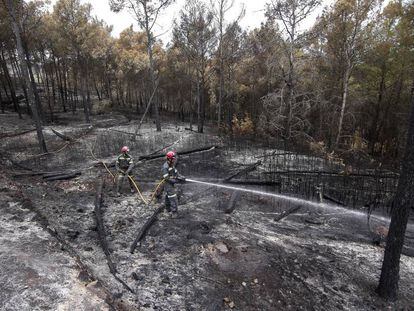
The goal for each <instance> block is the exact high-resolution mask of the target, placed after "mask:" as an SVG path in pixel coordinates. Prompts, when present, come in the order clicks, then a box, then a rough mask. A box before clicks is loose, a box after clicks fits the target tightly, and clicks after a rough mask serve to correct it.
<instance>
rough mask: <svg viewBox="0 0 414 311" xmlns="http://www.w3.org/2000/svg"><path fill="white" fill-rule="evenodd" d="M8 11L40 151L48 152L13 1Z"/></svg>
mask: <svg viewBox="0 0 414 311" xmlns="http://www.w3.org/2000/svg"><path fill="white" fill-rule="evenodd" d="M7 10H8V13H9V15H10V19H11V23H12V28H13V33H14V36H15V37H16V43H17V52H18V56H19V61H20V67H21V71H22V75H23V79H24V82H25V83H26V85H28V86H29V89H28V95H29V102H30V105H31V107H32V111H33V118H34V121H35V125H36V131H37V138H38V141H39V146H40V150H41V152H47V148H46V143H45V139H44V137H43V131H42V124H41V122H40V118H39V114H38V111H37V109H36V104H35V98H34V93H33V89H32V87H31V83H30V77H29V73H28V69H27V63H26V61H25V55H24V51H23V46H22V40H21V37H20V29H19V24H18V22H17V19H16V11H15V8H14V2H13V0H7Z"/></svg>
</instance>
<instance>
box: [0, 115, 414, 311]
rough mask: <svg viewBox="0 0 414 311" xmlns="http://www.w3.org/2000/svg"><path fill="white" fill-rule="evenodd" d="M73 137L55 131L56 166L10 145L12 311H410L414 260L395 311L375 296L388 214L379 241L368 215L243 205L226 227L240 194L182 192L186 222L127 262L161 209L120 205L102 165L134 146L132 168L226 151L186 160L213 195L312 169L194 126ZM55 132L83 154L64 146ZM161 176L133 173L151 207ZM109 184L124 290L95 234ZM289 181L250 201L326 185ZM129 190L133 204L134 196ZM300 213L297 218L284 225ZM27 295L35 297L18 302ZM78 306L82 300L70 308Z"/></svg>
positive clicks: (411, 232)
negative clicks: (174, 154)
mask: <svg viewBox="0 0 414 311" xmlns="http://www.w3.org/2000/svg"><path fill="white" fill-rule="evenodd" d="M1 118H3V120H4V122H2V123H3V124H14V123H15V122H17V121H16V120H15V119H14V118H12V117H11V116H10V115H7V114H6V115H4V116H1ZM19 122H20V121H19ZM21 122H22V124H17V125H16V127H15V128H13V127H8V131H10V132H13V131H17V130H18V129H21V128H24V129H28V128H30V126H29V124H28V123H27V124H26V123H24V121H21ZM119 123H123V125H119ZM67 124H69V122H67ZM70 124H71V126H68V125H65V120H64V119H63V118H62V119H61V122H60V123H59V124H56V125H55V126H48V127H46V129H45V136H46V139H47V142H48V146H49V149H50V150H49V151H58V152H55V153H50V154H48V155H36V156H34V155H35V154H36V150H37V146H36V141H35V133H34V132H29V133H26V134H23V135H20V136H15V137H8V138H4V139H2V140H1V145H2V150H3V152H2V155H1V156H2V162H3V166H2V167H3V171H4V177H3V181H2V184H3V186H2V189H1V191H2V196H1V201H2V210H1V213H2V215H1V218H0V219H1V223H2V225H1V227H2V232H3V233H2V240H1V247H2V255H0V257H1V258H0V264H1V266H2V267H1V268H2V269H1V271H2V272H1V279H2V280H3V282H2V284H1V285H0V290H1V294H0V300H1V302H2V305H3V306H4V309H6V310H30V309H33V306H36V307H39V308H44V309H59V308H60V309H66V310H74V309H75V310H82V309H83V310H91V309H93V308H96V309H100V310H101V309H104V308H108V309H111V308H112V309H119V310H122V309H127V310H128V309H129V310H134V309H142V310H155V309H158V310H226V309H231V308H233V309H237V310H277V309H282V308H283V309H288V310H300V309H303V310H309V309H311V310H312V309H315V310H335V309H338V310H355V309H358V310H370V309H384V308H387V307H391V308H396V309H404V308H405V309H410V308H412V306H413V303H414V285H413V284H414V282H413V280H414V260H413V258H412V257H409V256H403V257H402V264H401V281H400V299H399V300H398V302H396V303H392V304H390V303H386V302H384V301H382V300H381V299H380V298H379V297H378V296H377V295H376V294H375V293H374V290H375V286H376V284H377V282H378V277H379V274H380V268H381V263H382V256H383V248H382V247H381V246H375V245H373V243H372V239H373V233H372V228H374V227H377V226H380V225H387V218H386V217H383V216H381V215H382V211H381V210H377V211H375V212H374V213H373V215H372V217H371V229H369V228H368V226H367V218H366V215H365V211H364V210H362V211H361V210H351V209H347V208H346V207H345V208H344V207H339V206H334V205H328V204H327V205H316V204H306V203H304V202H292V201H289V200H287V199H277V198H269V197H263V196H258V195H254V194H249V193H240V195H239V197H238V199H237V202H236V203H235V209H234V211H233V212H232V213H226V211H225V210H226V208H227V205H228V202H229V200H230V198H231V196H232V194H233V191H231V190H223V189H217V188H212V187H208V186H202V185H198V184H193V183H187V184H185V185H182V187H181V188H182V189H181V190H182V195H181V197H180V202H181V205H180V208H179V211H180V214H179V218H177V219H170V218H169V217H168V215H166V214H165V213H161V214H160V215H159V217H158V220H157V221H156V222H155V223H154V224H153V226H152V227H151V228H150V229H149V231H148V233H147V235H146V237H145V238H144V239H143V240H142V241H141V242H140V243H139V244H138V246H137V248H136V250H135V252H134V253H133V254H131V253H130V246H131V244H132V242H133V241H134V239H135V237H136V234H137V232H138V231H139V229H140V228H141V227H142V226H143V224H144V223H145V222H146V220H147V219H148V218H149V217H150V216H151V215H152V214H153V212H154V210H155V209H156V208H157V207H158V206H159V204H161V203H160V202H156V201H154V202H153V203H152V204H150V205H148V206H147V205H145V204H144V203H143V202H142V201H141V200H140V199H139V197H138V196H137V195H136V194H124V195H123V196H122V197H120V198H117V197H115V196H114V192H113V183H112V179H111V177H110V175H109V174H108V173H107V171H106V170H105V169H104V167H103V166H102V165H100V164H99V162H98V161H97V160H96V159H99V161H104V162H105V163H108V164H110V163H113V160H114V157H115V156H116V152H117V149H118V147H119V146H121V145H124V144H127V145H129V146H130V148H131V151H132V155H133V157H134V158H135V159H138V157H139V156H142V155H148V154H151V153H154V152H155V151H159V152H160V149H161V148H163V147H164V146H168V145H171V144H173V145H172V146H170V147H169V148H171V149H177V150H184V149H186V150H188V149H192V148H197V147H204V146H216V147H217V148H209V149H208V150H206V151H202V152H198V153H193V154H188V155H182V156H180V158H179V169H180V171H181V172H182V173H183V174H184V175H186V176H187V177H191V178H193V179H200V180H208V181H213V182H220V181H221V180H222V179H223V178H225V177H227V176H230V175H232V174H234V173H236V172H238V171H240V170H242V169H243V168H246V167H248V166H249V165H251V164H252V163H255V162H257V161H258V160H259V159H260V160H261V161H262V163H261V165H260V167H259V168H258V169H257V170H256V171H254V172H251V173H248V174H243V175H242V176H238V177H237V180H238V181H243V180H254V181H257V180H267V181H272V182H276V180H275V178H274V177H271V178H270V179H269V177H268V176H269V174H266V173H267V172H268V171H272V170H273V168H274V167H275V166H278V167H279V168H281V169H284V170H287V169H288V168H287V167H283V166H286V163H289V165H290V167H289V170H294V169H295V167H296V168H298V166H299V165H302V167H300V169H302V170H303V169H309V168H308V167H307V162H306V156H304V155H302V156H300V157H296V158H294V159H293V160H292V161H290V162H286V161H285V162H283V163H284V164H282V162H280V163H279V162H278V163H275V162H274V161H272V162H271V161H269V160H268V159H267V158H266V157H265V156H263V155H266V154H270V153H271V152H273V151H274V150H273V148H265V147H262V146H259V145H253V144H252V145H250V146H245V145H240V144H237V143H235V142H233V143H229V142H227V141H226V140H225V139H224V138H221V137H218V136H216V135H214V134H213V133H208V132H207V133H206V134H197V133H194V132H190V131H185V130H184V127H185V125H184V124H179V125H176V126H169V127H167V128H166V130H164V131H163V132H161V133H157V132H155V131H154V130H153V129H151V124H148V125H146V126H145V127H143V129H142V130H141V131H140V132H139V136H137V137H136V138H135V137H134V135H131V134H128V133H134V126H133V121H132V122H131V123H128V121H127V120H126V119H125V118H123V117H122V116H120V115H116V114H114V115H112V116H109V117H108V116H107V117H105V118H104V117H102V118H100V119H98V120H97V121H96V122H95V124H94V126H93V127H92V128H91V127H89V126H88V125H85V124H82V122H81V121H80V120H78V121H77V122H74V118H71V120H70ZM52 129H54V130H56V131H59V132H60V133H63V134H65V135H68V136H70V137H71V138H73V141H71V142H66V141H63V140H62V139H61V138H59V137H57V136H56V135H55V134H53V132H52ZM285 158H286V155H285ZM298 158H300V159H303V160H300V161H298V160H297V159H298ZM295 159H296V160H295ZM315 159H316V161H317V162H315V161H314V162H313V163H317V164H315V168H317V169H318V170H319V171H324V170H327V168H326V165H327V164H326V162H325V161H324V160H322V159H319V158H315ZM11 160H12V161H11ZM162 163H163V159H162V158H156V159H152V160H146V161H141V162H140V163H138V164H137V167H136V169H135V170H134V175H135V176H136V179H137V181H138V184H139V186H140V188H141V189H142V190H143V194H144V197H145V198H149V197H150V196H151V194H152V191H153V190H154V187H155V186H156V184H157V182H158V181H159V179H160V167H161V165H162ZM295 165H296V166H295ZM332 165H333V166H335V165H336V166H337V164H332ZM292 166H295V167H293V168H292ZM23 168H30V169H32V170H34V171H36V172H44V171H65V172H67V171H81V172H82V174H81V175H80V176H78V177H77V178H74V179H69V180H65V181H45V179H44V178H42V176H41V175H37V176H36V175H35V176H30V175H33V174H30V173H31V172H32V173H33V171H28V170H24V169H23ZM110 169H111V170H112V171H113V168H111V167H110ZM329 169H332V167H329ZM339 169H340V168H339V167H338V170H339ZM102 179H104V180H105V186H104V190H103V204H102V219H103V221H104V230H105V238H106V242H107V245H108V247H109V252H110V259H111V260H112V262H113V263H114V265H115V267H116V270H117V273H116V274H115V275H116V277H114V274H113V273H111V271H110V269H109V266H108V260H107V259H108V258H107V256H105V253H104V251H103V249H102V246H101V244H100V241H99V232H98V230H97V223H96V215H95V206H94V202H95V195H96V186H97V184H98V182H99V181H100V180H102ZM292 180H295V179H292V178H288V177H286V175H284V176H282V177H280V180H277V182H278V184H279V185H278V186H277V185H276V186H274V185H272V186H261V187H259V186H249V188H252V189H257V190H262V191H268V192H275V191H281V192H283V193H289V194H290V195H293V194H295V193H297V195H302V196H303V193H311V194H312V195H311V196H312V197H314V196H315V195H314V188H313V187H311V186H310V185H311V183H314V185H313V186H318V185H319V184H320V181H319V180H316V179H309V182H308V183H302V184H301V185H299V186H298V183H297V182H294V181H292ZM341 182H342V180H341ZM330 183H331V184H330V186H331V188H335V187H338V186H337V185H336V184H335V183H334V181H332V182H330ZM246 187H247V186H246ZM300 189H303V191H302V192H303V193H301V192H300V191H299V190H300ZM124 190H125V193H126V190H127V189H126V185H125V189H124ZM355 191H358V189H355ZM387 191H389V190H387ZM331 193H334V192H331ZM334 194H335V193H334ZM369 195H374V194H372V192H371V193H370V194H369ZM345 198H346V196H343V197H340V200H342V201H344V200H345ZM384 200H386V199H384ZM294 207H297V208H295V209H292V208H294ZM293 210H294V212H293V213H292V214H289V213H286V211H293ZM282 216H285V217H283V218H282ZM27 228H28V229H27ZM413 237H414V225H413V222H412V221H411V222H410V224H409V227H408V232H407V240H406V248H405V253H406V254H407V255H410V254H411V255H412V250H413V244H414V243H413ZM3 250H4V251H3ZM23 253H25V254H26V255H25V256H23ZM50 270H53V271H57V272H56V273H51V272H50ZM76 275H80V277H78V278H76V277H74V276H76ZM71 290H72V291H71ZM74 291H75V292H74ZM22 292H23V293H24V295H27V296H24V295H23V297H22V298H19V299H18V297H19V296H20V294H21V293H22ZM49 292H50V294H45V293H49ZM75 294H76V296H77V297H80V298H79V299H74V295H75Z"/></svg>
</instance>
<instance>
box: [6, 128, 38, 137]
mask: <svg viewBox="0 0 414 311" xmlns="http://www.w3.org/2000/svg"><path fill="white" fill-rule="evenodd" d="M34 131H36V129H28V130H23V131H21V132H12V133H10V132H8V133H3V134H1V135H0V139H3V138H10V137H16V136H20V135H24V134H28V133H31V132H34Z"/></svg>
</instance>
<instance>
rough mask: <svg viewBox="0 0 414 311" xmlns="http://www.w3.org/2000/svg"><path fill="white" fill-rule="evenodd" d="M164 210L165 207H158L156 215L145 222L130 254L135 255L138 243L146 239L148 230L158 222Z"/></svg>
mask: <svg viewBox="0 0 414 311" xmlns="http://www.w3.org/2000/svg"><path fill="white" fill-rule="evenodd" d="M163 210H164V206H163V205H161V206H160V207H158V208H157V209H156V210H155V211H154V213H153V214H152V215H151V217H150V218H148V220H147V221H146V222H145V224H144V225H143V226H142V228H141V230H140V231H139V232H138V235H137V237H136V238H135V240H134V242H133V243H132V245H131V248H130V252H131V254H133V253H134V251H135V249H136V248H137V245H138V243H139V242H140V241H141V240H142V239H143V238H144V237H145V235H146V234H147V231H148V229H149V228H150V227H151V226H152V224H153V223H154V222H155V221H156V220H157V217H158V215H159V214H160V213H161V212H162V211H163Z"/></svg>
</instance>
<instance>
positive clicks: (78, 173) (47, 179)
mask: <svg viewBox="0 0 414 311" xmlns="http://www.w3.org/2000/svg"><path fill="white" fill-rule="evenodd" d="M81 174H82V173H81V172H74V173H69V174H63V175H57V176H52V177H47V178H43V179H44V180H45V181H55V180H68V179H72V178H75V177H78V176H79V175H81Z"/></svg>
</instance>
